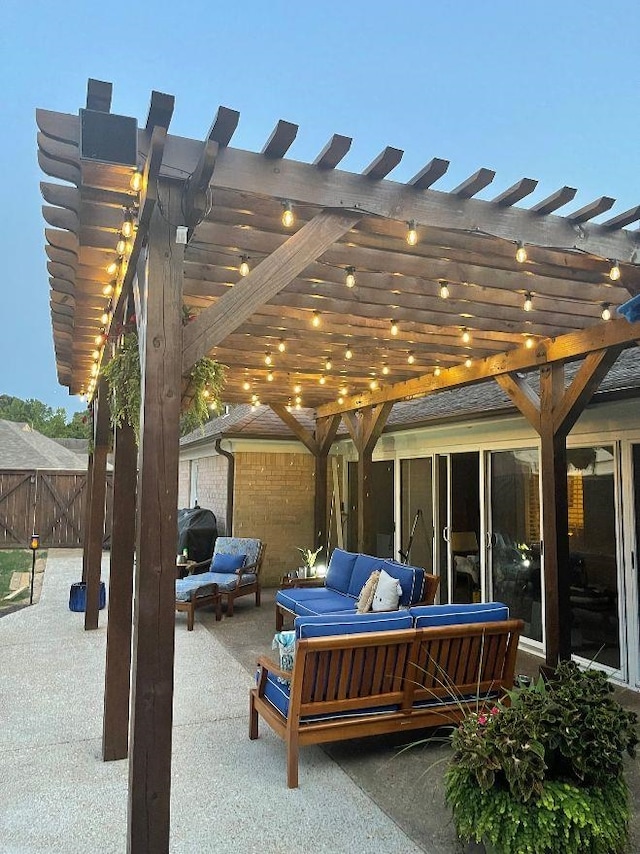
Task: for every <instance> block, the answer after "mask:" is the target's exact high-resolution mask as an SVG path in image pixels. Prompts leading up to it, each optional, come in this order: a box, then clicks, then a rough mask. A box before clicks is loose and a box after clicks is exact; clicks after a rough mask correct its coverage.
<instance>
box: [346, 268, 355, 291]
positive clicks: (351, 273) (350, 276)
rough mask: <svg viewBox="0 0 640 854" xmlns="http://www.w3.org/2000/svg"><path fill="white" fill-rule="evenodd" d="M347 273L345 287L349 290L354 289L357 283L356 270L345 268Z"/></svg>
mask: <svg viewBox="0 0 640 854" xmlns="http://www.w3.org/2000/svg"><path fill="white" fill-rule="evenodd" d="M344 269H345V273H346V274H347V275H346V277H345V280H344V283H345V285H346V286H347V287H348V288H352V287H354V285H355V283H356V268H355V267H345V268H344Z"/></svg>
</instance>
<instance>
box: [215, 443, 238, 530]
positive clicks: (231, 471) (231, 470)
mask: <svg viewBox="0 0 640 854" xmlns="http://www.w3.org/2000/svg"><path fill="white" fill-rule="evenodd" d="M213 447H214V448H215V449H216V453H217V454H220V455H221V456H223V457H226V459H227V513H226V518H225V528H226V533H227V537H231V536H233V531H232V530H231V529H232V527H233V484H234V480H235V470H236V461H235V457H234V456H233V454H232V453H231V451H225V450H224V449H223V448H222V438H221V437H218V438H217V439H216V440H215V442H214V443H213Z"/></svg>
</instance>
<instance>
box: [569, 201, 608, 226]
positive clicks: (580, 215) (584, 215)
mask: <svg viewBox="0 0 640 854" xmlns="http://www.w3.org/2000/svg"><path fill="white" fill-rule="evenodd" d="M615 202H616V200H615V199H612V198H611V197H610V196H600V198H599V199H596V200H595V201H593V202H590V203H589V204H588V205H585V206H584V207H582V208H579V210H577V211H574V212H573V213H571V214H567V219H569V220H571V222H575V223H581V222H587V220H590V219H593V217H594V216H598V215H599V214H601V213H604V212H605V211H608V210H609V209H610V208H612V207H613V206H614V204H615Z"/></svg>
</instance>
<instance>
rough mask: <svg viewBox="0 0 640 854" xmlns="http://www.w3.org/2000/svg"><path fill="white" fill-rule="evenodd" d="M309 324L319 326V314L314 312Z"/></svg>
mask: <svg viewBox="0 0 640 854" xmlns="http://www.w3.org/2000/svg"><path fill="white" fill-rule="evenodd" d="M311 323H312V325H313V326H320V312H319V311H314V312H313V315H312V317H311Z"/></svg>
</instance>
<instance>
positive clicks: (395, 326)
mask: <svg viewBox="0 0 640 854" xmlns="http://www.w3.org/2000/svg"><path fill="white" fill-rule="evenodd" d="M391 334H392V335H397V334H398V324H397V323H396V322H395V320H392V321H391Z"/></svg>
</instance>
